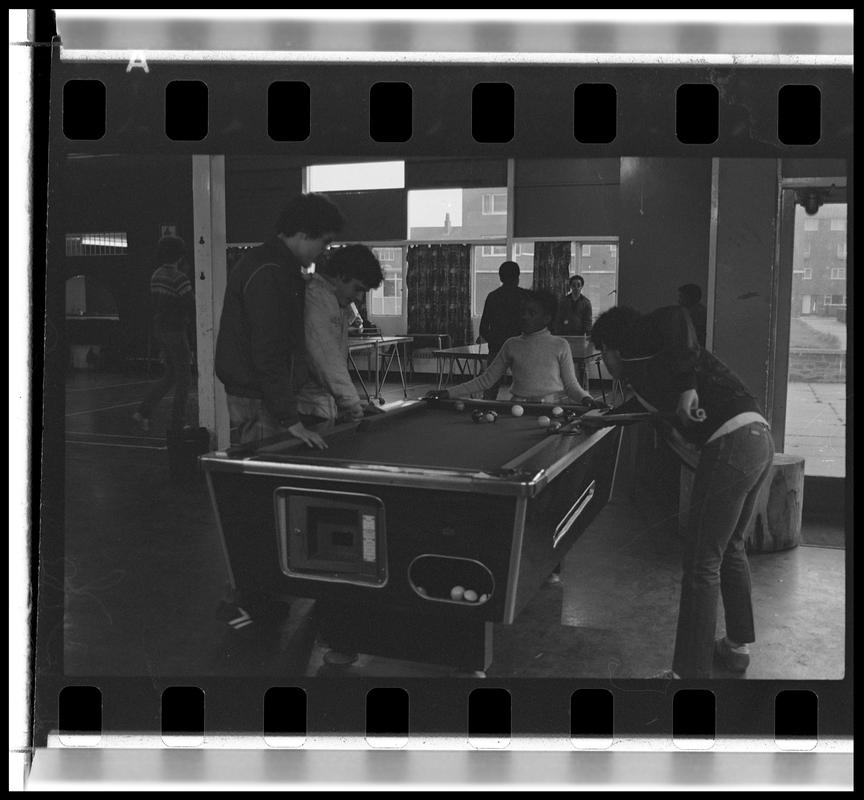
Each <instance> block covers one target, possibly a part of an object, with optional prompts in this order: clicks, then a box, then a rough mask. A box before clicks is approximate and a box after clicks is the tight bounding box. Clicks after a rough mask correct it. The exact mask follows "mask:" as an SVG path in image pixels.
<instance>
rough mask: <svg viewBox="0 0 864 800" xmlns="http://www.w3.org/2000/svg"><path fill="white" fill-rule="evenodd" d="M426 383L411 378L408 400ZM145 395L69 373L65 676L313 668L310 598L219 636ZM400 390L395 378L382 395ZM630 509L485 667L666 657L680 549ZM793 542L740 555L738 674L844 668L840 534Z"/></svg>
mask: <svg viewBox="0 0 864 800" xmlns="http://www.w3.org/2000/svg"><path fill="white" fill-rule="evenodd" d="M427 388H428V384H415V385H414V386H412V387H411V391H410V395H411V396H420V395H422V394H423V393H424V392H425V391H426V389H427ZM144 390H146V383H145V382H143V381H141V380H140V379H139V380H130V379H128V378H127V379H123V378H118V377H116V376H115V377H111V376H104V375H103V376H100V375H78V376H74V377H73V378H72V379H71V380H70V381H69V383H68V405H67V437H66V439H67V444H66V458H67V472H66V481H67V491H66V498H67V500H66V503H67V506H66V559H65V575H66V577H65V588H66V606H65V614H64V624H63V629H62V630H59V629H58V630H53V631H49V632H48V635H51V636H52V637H57V636H62V637H63V642H64V645H65V657H66V668H67V672H68V673H69V674H73V675H76V674H77V675H117V676H126V675H144V674H149V675H164V676H168V675H171V676H183V675H280V676H283V677H284V676H286V675H291V674H303V673H304V672H307V671H308V672H310V673H313V674H314V672H315V668H316V663H315V659H316V658H320V654H321V652H320V649H316V648H312V662H311V664H306V663H305V659H303V658H300V657H299V656H298V655H297V653H298V652H299V649H302V647H300V645H301V644H302V646H303V647H307V650H306V651H304V652H308V648H309V647H311V644H312V640H311V637H312V636H313V633H314V632H313V631H312V630H311V629H310V627H309V624H308V619H309V615H308V614H307V612H308V610H309V608H310V606H311V604H310V603H309V601H299V602H297V603H295V604H294V606H293V607H292V609H291V612H290V614H289V615H288V616H287V617H286V618H285V619H284V620H283V621H282V622H281V623H280V625H279V626H278V629H275V630H273V631H271V632H270V633H269V635H267V636H266V637H264V639H258V640H252V639H249V640H247V641H244V640H243V639H242V638H240V639H239V640H234V641H231V642H228V641H226V639H225V638H224V635H223V629H224V626H223V622H222V620H220V618H219V614H218V609H219V603H220V600H221V599H222V597H223V593H224V587H225V573H224V568H223V565H222V562H221V552H220V548H219V544H218V541H217V539H216V529H215V520H214V517H213V512H212V510H211V507H210V503H209V499H208V496H207V492H206V488H205V485H204V482H203V479H197V480H195V481H193V482H192V483H190V484H187V485H183V486H178V485H175V484H173V483H172V482H171V481H169V479H168V470H167V464H168V461H167V452H166V450H165V448H164V438H163V435H164V430H163V426H164V424H165V421H166V420H167V415H168V408H169V405H170V398H166V400H164V401H163V403H162V405H161V406H160V409H159V414H157V415H156V416H155V418H154V432H153V433H151V434H150V435H149V436H144V435H141V434H140V433H138V432H137V431H135V430H134V428H133V427H132V426H131V424H130V419H129V418H130V415H131V413H132V411H134V406H135V404H136V402H137V399H138V397H139V395H141V394H142V392H143V391H144ZM401 395H402V392H401V387H398V388H397V387H396V386H395V385H393V384H391V385H389V386H388V387H387V390H386V392H385V396H386V397H387V398H388V399H397V398H400V397H401ZM642 519H643V518H642V517H641V516H640V514H639V513H638V512H637V511H636V510H635V508H634V506H633V505H632V504H631V503H630V502H629V500H628V498H627V497H618V496H616V498H614V500H613V502H612V503H611V504H610V505H609V506H608V507H607V508H606V509H605V510H604V511H603V512H602V513H601V514H600V515H599V517H598V518H597V519H596V520H595V522H594V523H593V524H592V526H591V528H590V529H589V530H588V532H587V533H585V535H584V536H583V537H582V538H581V539H580V540H579V541H578V542H577V543H576V544H575V545H574V547H573V548H572V550H571V551H570V553H569V554H568V556H567V558H566V559H565V564H564V573H563V575H564V580H563V583H562V584H561V585H558V586H544V587H543V588H542V589H541V590H540V591H539V592H538V594H537V595H536V597H535V598H534V600H533V601H532V602H531V603H530V604H529V606H528V607H527V608H526V609H525V611H524V612H523V613H522V614H521V616H520V618H519V620H518V621H517V623H516V624H514V625H512V626H503V625H499V626H496V629H495V633H494V640H495V660H494V662H493V664H492V666H491V668H490V670H489V675H490V677H492V676H496V675H497V676H518V677H570V678H587V677H599V678H612V679H614V678H631V677H647V676H650V675H652V674H654V673H656V672H657V671H659V670H662V669H664V668H666V667H668V666H669V663H670V659H671V654H672V645H673V639H674V629H675V619H676V614H677V602H678V580H679V573H678V559H679V546H678V541H677V540H676V539H675V538H674V537H673V536H672V535H671V534H669V533H666V532H663V531H660V530H659V529H656V528H646V527H645V524H644V522H643V521H642ZM804 539H805V541H807V542H811V543H812V544H811V545H808V546H801V547H798V548H796V549H794V550H791V551H787V552H784V553H777V554H771V555H760V556H755V557H753V559H752V562H751V563H752V572H753V585H754V597H755V606H756V614H757V635H758V636H759V642H758V643H757V644H756V645H755V646H754V647H753V648H752V652H753V656H752V662H751V667H750V670H749V672H748V673H747V677H748V678H750V679H765V678H787V679H788V678H821V679H831V678H839V677H842V674H843V668H844V667H843V665H844V651H843V644H844V630H845V560H846V559H845V557H846V551H845V550H844V549H843V548H842V542H843V535H842V531H841V530H839V529H838V527H837V526H831V525H826V524H822V525H821V526H820V527H819V528H818V530H814V531H813V532H812V533H811V532H810V531H808V529H807V528H806V527H805V531H804ZM838 543H839V544H840V545H841V546H840V547H837V546H836V545H837V544H838ZM814 545H818V546H814ZM721 626H722V621H721ZM721 632H722V629H721V630H720V631H718V634H719V633H721ZM288 642H292V643H294V645H295V646H294V647H292V646H287V643H288ZM318 663H320V661H319V662H318ZM358 666H359V669H356V668H355V669H354V672H353V674H358V675H360V674H393V675H411V674H425V675H438V674H443V673H442V671H441V670H436V669H434V668H429V667H426V666H422V665H404V664H398V663H392V662H387V661H385V660H383V659H370V658H366V659H364V660H363V661H362V662H361V663H360V664H359V665H358ZM447 674H449V673H447ZM718 677H730V676H726V675H718Z"/></svg>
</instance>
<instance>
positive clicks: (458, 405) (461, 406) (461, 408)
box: [455, 400, 465, 411]
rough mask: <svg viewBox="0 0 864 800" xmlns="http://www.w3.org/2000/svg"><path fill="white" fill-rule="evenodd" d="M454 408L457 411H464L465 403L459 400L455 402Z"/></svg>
mask: <svg viewBox="0 0 864 800" xmlns="http://www.w3.org/2000/svg"><path fill="white" fill-rule="evenodd" d="M455 408H456V410H457V411H464V410H465V403H463V402H462V401H461V400H460V401H459V402H458V403H456V406H455Z"/></svg>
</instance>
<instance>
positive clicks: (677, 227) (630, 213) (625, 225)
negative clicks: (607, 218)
mask: <svg viewBox="0 0 864 800" xmlns="http://www.w3.org/2000/svg"><path fill="white" fill-rule="evenodd" d="M710 211H711V161H710V159H707V158H688V159H684V158H622V159H621V191H620V219H619V223H618V231H617V232H618V234H619V236H620V244H619V250H618V252H619V258H620V261H619V265H618V303H619V304H620V305H629V306H633V307H634V308H636V309H638V310H639V311H643V312H644V311H651V310H652V309H654V308H659V307H660V306H667V305H675V304H676V303H677V302H678V287H679V286H680V285H681V284H683V283H695V284H697V285H699V286H701V287H702V290H703V293H705V294H707V292H705V290H706V287H707V281H708V237H709V230H710Z"/></svg>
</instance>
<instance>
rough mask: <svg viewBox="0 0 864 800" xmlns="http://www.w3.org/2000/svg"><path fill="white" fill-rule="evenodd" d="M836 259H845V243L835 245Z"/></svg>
mask: <svg viewBox="0 0 864 800" xmlns="http://www.w3.org/2000/svg"><path fill="white" fill-rule="evenodd" d="M837 258H846V242H840V244H838V245H837Z"/></svg>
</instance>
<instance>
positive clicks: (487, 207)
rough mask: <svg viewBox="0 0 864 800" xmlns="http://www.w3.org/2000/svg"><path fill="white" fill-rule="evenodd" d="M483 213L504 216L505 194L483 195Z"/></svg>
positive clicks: (505, 211) (505, 207) (505, 208)
mask: <svg viewBox="0 0 864 800" xmlns="http://www.w3.org/2000/svg"><path fill="white" fill-rule="evenodd" d="M483 213H484V214H486V215H489V214H506V213H507V192H496V193H495V194H484V195H483Z"/></svg>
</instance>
